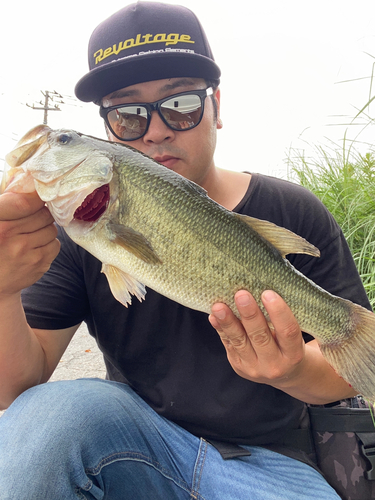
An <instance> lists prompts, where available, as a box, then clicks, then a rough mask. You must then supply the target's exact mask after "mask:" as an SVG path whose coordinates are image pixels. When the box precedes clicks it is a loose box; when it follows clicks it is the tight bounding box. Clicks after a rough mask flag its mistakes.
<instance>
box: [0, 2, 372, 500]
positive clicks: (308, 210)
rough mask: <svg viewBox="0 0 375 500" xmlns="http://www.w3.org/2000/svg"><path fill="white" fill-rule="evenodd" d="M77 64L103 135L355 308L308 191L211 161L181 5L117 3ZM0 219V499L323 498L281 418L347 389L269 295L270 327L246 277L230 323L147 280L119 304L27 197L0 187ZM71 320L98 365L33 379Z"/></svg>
mask: <svg viewBox="0 0 375 500" xmlns="http://www.w3.org/2000/svg"><path fill="white" fill-rule="evenodd" d="M89 64H90V71H89V73H87V74H86V75H85V76H84V77H83V78H82V79H81V80H80V81H79V82H78V84H77V87H76V94H77V96H78V97H79V98H80V99H82V100H83V101H94V102H96V103H97V104H100V106H101V107H100V114H101V116H102V117H103V118H104V120H105V124H106V127H107V132H108V136H109V139H110V140H112V141H120V142H124V143H128V144H130V145H132V146H133V147H135V148H136V149H138V150H139V151H141V152H143V153H146V154H147V155H149V156H151V157H152V158H154V159H156V160H157V161H159V162H160V163H162V164H164V165H165V167H166V168H170V169H173V170H175V171H176V172H178V173H180V174H181V175H183V176H185V177H187V178H188V179H191V180H193V181H195V182H197V183H198V184H200V185H201V186H202V187H204V188H205V189H206V190H207V192H208V195H209V196H210V197H211V198H213V199H214V200H215V201H217V202H218V203H220V204H222V205H223V206H225V207H226V208H228V209H231V210H235V211H236V212H239V213H245V214H249V215H252V216H253V217H258V218H263V219H268V220H270V221H272V222H275V223H278V224H279V225H284V226H285V227H287V228H288V229H291V230H292V231H294V232H296V233H299V234H300V235H301V236H303V237H305V238H306V239H308V240H309V241H310V242H311V243H313V244H314V245H316V246H317V247H318V248H319V249H320V250H321V258H320V259H314V258H312V257H309V256H306V255H303V256H301V255H299V256H294V255H293V256H291V261H292V263H293V264H294V265H295V266H296V267H297V268H298V269H299V270H301V272H303V273H304V274H306V275H307V276H308V277H309V278H311V279H312V280H314V281H315V282H316V283H318V284H319V285H321V286H323V287H324V288H326V289H328V290H329V291H330V292H332V293H335V294H337V295H341V296H343V297H346V298H349V299H352V300H353V301H356V302H358V303H361V304H362V305H364V306H366V307H369V304H368V301H367V298H366V295H365V292H364V290H363V287H362V285H361V283H360V279H359V277H358V274H357V272H356V269H355V266H354V263H353V261H352V259H351V256H350V253H349V250H348V247H347V245H346V242H345V240H344V238H343V236H342V233H341V231H340V229H339V228H338V227H337V225H336V223H335V222H334V220H333V219H332V217H331V216H330V215H329V214H328V213H327V211H326V210H325V209H324V207H323V206H322V205H321V204H320V203H319V202H318V201H317V200H316V198H315V197H313V196H312V195H311V194H310V193H308V192H306V191H305V190H303V189H302V188H300V187H298V186H295V185H292V184H289V183H287V182H283V181H279V180H277V179H273V178H267V177H264V176H261V175H257V174H253V175H250V174H247V173H239V172H231V171H226V170H221V169H218V168H216V166H215V164H214V160H213V155H214V151H215V144H216V131H217V129H220V128H221V126H222V124H221V121H220V91H219V88H218V84H219V77H220V70H219V68H218V67H217V65H216V63H215V62H214V59H213V56H212V53H211V49H210V47H209V44H208V41H207V39H206V37H205V34H204V31H203V29H202V27H201V25H200V24H199V21H198V20H197V18H196V17H195V15H194V14H193V13H192V12H190V11H189V10H187V9H185V8H183V7H176V6H171V5H164V4H159V3H148V2H138V3H137V4H133V5H129V6H127V7H125V8H124V9H123V10H121V11H119V12H118V13H116V14H114V15H113V16H112V17H111V18H109V19H108V20H106V21H104V22H103V23H101V25H99V27H98V28H97V29H96V30H95V31H94V33H93V35H92V37H91V39H90V43H89ZM243 133H244V134H245V133H246V131H243ZM0 220H1V221H2V222H1V224H0V269H1V276H2V279H1V283H0V314H1V322H0V380H1V385H0V403H1V406H2V407H3V408H5V407H7V406H9V405H10V404H11V403H12V402H13V401H14V400H15V402H14V403H13V404H12V405H11V406H10V408H9V409H8V410H7V411H6V413H5V415H4V416H3V417H2V418H1V419H0V491H1V495H2V498H4V499H5V498H6V499H17V500H19V499H41V498H46V499H47V498H48V499H50V498H53V499H64V500H65V499H70V498H72V499H73V498H90V499H92V498H98V499H99V498H108V499H111V500H113V499H115V500H116V499H124V498H129V499H130V498H131V499H146V498H147V499H150V498H152V499H159V498H160V499H166V498H168V499H173V498H176V499H184V498H186V499H187V498H197V499H198V498H199V499H203V498H205V499H207V500H208V499H220V500H222V499H226V500H230V499H236V500H238V499H247V498H249V499H250V498H251V499H265V498H266V499H291V500H293V499H301V498H304V499H308V498H319V499H334V498H338V496H337V495H336V493H335V492H334V491H333V489H332V488H331V487H330V486H329V485H328V484H327V483H326V482H325V480H324V479H323V477H322V476H321V475H320V474H319V472H318V471H317V470H315V468H314V467H313V466H311V465H308V464H307V462H308V458H307V457H306V455H304V454H303V451H304V449H303V446H300V443H299V442H298V440H297V430H298V428H299V427H300V426H301V425H302V423H303V421H304V419H305V416H306V405H305V403H315V404H325V403H329V402H332V401H336V400H340V399H342V398H346V397H351V396H353V395H354V394H355V392H354V391H353V389H351V388H350V387H349V386H348V384H347V383H346V382H345V381H343V380H342V379H341V378H340V377H338V376H337V375H336V374H335V372H334V371H333V370H332V368H331V367H330V366H329V365H328V364H327V363H326V361H325V360H324V359H323V357H322V355H321V353H320V350H319V348H318V347H317V344H316V342H315V341H314V340H313V339H312V338H311V337H309V336H308V335H304V336H302V334H301V331H300V330H299V327H298V325H297V323H296V320H295V319H294V317H293V315H292V313H291V311H290V310H289V309H288V307H287V306H286V304H285V303H284V302H283V301H282V300H281V298H280V297H278V296H277V295H276V294H275V293H274V292H272V291H266V292H264V294H263V297H262V299H263V302H264V306H265V308H266V310H267V312H268V314H269V317H270V319H271V321H272V323H273V327H274V332H271V331H270V329H269V327H268V324H267V322H266V320H265V318H264V316H263V314H262V313H261V312H260V310H259V308H258V306H257V305H256V303H255V302H254V300H253V298H252V297H251V295H250V294H249V293H248V292H246V291H241V292H238V293H237V295H236V303H237V306H238V310H239V312H240V314H241V321H240V320H238V319H237V318H235V317H234V315H233V314H232V313H231V311H230V310H229V309H228V308H227V307H226V306H225V305H224V304H215V305H214V306H213V309H212V314H211V316H210V322H211V324H212V326H213V327H214V328H212V327H211V326H210V324H209V322H208V319H207V316H206V315H205V314H202V313H200V312H197V311H192V310H189V309H187V308H185V307H183V306H180V305H179V304H176V303H174V302H172V301H170V300H169V299H166V298H165V297H162V296H160V295H158V294H157V293H155V292H154V291H152V290H148V292H147V297H146V300H145V301H144V302H143V303H139V302H138V301H133V304H132V305H131V306H130V307H129V308H128V309H126V308H124V307H123V306H122V305H121V304H119V303H118V302H117V301H116V300H115V299H114V298H113V296H112V295H111V293H110V290H109V287H108V283H107V281H106V278H105V276H104V275H103V274H101V273H100V263H99V262H98V261H97V260H96V259H95V258H93V257H92V256H91V255H90V254H88V253H87V252H85V251H84V250H83V249H81V248H79V247H77V246H76V245H75V244H73V243H72V242H71V240H69V238H68V237H67V236H66V234H65V233H64V232H63V231H62V230H59V240H60V244H61V249H60V251H59V247H60V244H59V242H58V241H57V240H56V239H55V238H56V229H55V227H54V225H53V223H52V218H51V216H50V214H49V212H48V210H47V209H46V208H45V207H44V205H43V203H42V202H41V201H40V200H39V198H38V197H37V196H34V195H14V194H11V193H6V194H4V195H2V196H1V197H0ZM38 280H39V281H38ZM22 290H24V291H23V297H22V303H21V300H20V295H21V291H22ZM24 311H25V313H26V315H25V313H24ZM82 321H85V322H86V323H87V325H88V327H89V330H90V333H91V334H92V335H93V336H94V337H95V338H96V340H97V342H98V345H99V347H100V349H101V350H102V351H103V354H104V359H105V363H106V366H107V372H108V378H109V379H110V380H109V381H108V380H107V381H103V380H90V379H86V380H79V381H69V382H56V383H50V384H44V382H47V381H48V378H49V377H50V375H51V374H52V372H53V370H54V369H55V367H56V365H57V363H58V362H59V359H60V358H61V356H62V354H63V352H64V350H65V349H66V347H67V345H68V344H69V342H70V340H71V338H72V336H73V335H74V333H75V331H76V329H77V327H78V325H79V324H80V323H81V322H82ZM215 329H216V330H217V332H218V333H217V332H215ZM218 334H219V335H218ZM305 341H306V342H308V343H305ZM228 360H229V362H228ZM29 388H30V389H29ZM27 389H29V390H27ZM305 451H306V450H305ZM293 457H294V458H293Z"/></svg>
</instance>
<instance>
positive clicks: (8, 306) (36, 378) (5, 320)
mask: <svg viewBox="0 0 375 500" xmlns="http://www.w3.org/2000/svg"><path fill="white" fill-rule="evenodd" d="M0 317H1V322H0V409H5V408H7V407H8V406H9V404H10V403H11V402H12V401H13V400H14V399H15V398H16V397H17V396H18V395H19V394H21V393H22V392H23V391H24V390H26V389H28V388H29V387H32V386H34V385H36V384H39V383H40V381H41V380H42V378H43V373H44V369H45V355H44V351H43V348H42V346H41V344H40V343H39V341H38V338H37V337H36V335H35V334H34V332H33V330H32V329H31V328H30V327H29V325H28V323H27V321H26V317H25V313H24V310H23V307H22V303H21V298H20V294H16V295H9V296H5V297H2V298H1V299H0Z"/></svg>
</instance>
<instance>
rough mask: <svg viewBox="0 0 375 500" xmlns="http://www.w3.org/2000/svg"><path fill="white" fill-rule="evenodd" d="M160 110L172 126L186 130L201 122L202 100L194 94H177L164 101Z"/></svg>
mask: <svg viewBox="0 0 375 500" xmlns="http://www.w3.org/2000/svg"><path fill="white" fill-rule="evenodd" d="M160 111H161V113H162V115H163V117H164V119H165V120H166V122H167V123H168V125H169V126H170V127H171V128H173V129H175V130H186V129H189V128H192V127H195V125H197V123H199V121H200V119H201V115H202V105H201V100H200V97H199V96H198V95H194V94H193V95H182V96H176V97H174V98H172V99H169V100H168V101H165V102H163V104H162V105H161V109H160Z"/></svg>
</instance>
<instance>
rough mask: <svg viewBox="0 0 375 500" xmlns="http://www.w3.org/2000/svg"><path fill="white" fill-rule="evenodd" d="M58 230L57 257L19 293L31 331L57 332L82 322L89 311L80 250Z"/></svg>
mask: <svg viewBox="0 0 375 500" xmlns="http://www.w3.org/2000/svg"><path fill="white" fill-rule="evenodd" d="M58 230H59V233H58V239H59V240H60V243H61V249H60V252H59V254H58V256H57V257H56V259H55V260H54V261H53V263H52V265H51V267H50V269H49V270H48V272H47V273H45V274H44V275H43V276H42V278H41V279H40V280H39V281H37V282H36V283H35V284H33V285H32V286H31V287H29V288H26V289H25V290H23V292H22V302H23V306H24V310H25V313H26V317H27V321H28V323H29V325H30V326H31V327H32V328H41V329H48V330H57V329H61V328H68V327H70V326H75V325H78V324H79V323H81V322H82V321H84V319H85V317H86V315H87V314H88V311H89V301H88V298H87V293H86V285H85V278H84V276H83V271H82V262H81V261H82V258H83V252H84V251H83V250H82V249H80V248H79V247H78V246H77V245H75V244H74V243H73V242H72V240H70V238H69V237H68V236H67V235H66V233H65V231H64V230H63V229H61V228H58ZM90 257H91V256H90ZM93 272H95V271H94V270H93Z"/></svg>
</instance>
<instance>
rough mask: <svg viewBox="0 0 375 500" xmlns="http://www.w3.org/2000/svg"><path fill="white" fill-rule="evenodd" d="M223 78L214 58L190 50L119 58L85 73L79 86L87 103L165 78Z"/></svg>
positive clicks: (77, 94) (76, 88) (78, 92)
mask: <svg viewBox="0 0 375 500" xmlns="http://www.w3.org/2000/svg"><path fill="white" fill-rule="evenodd" d="M180 77H190V78H204V79H205V80H217V81H218V83H219V79H220V68H219V67H218V66H217V64H216V63H215V62H214V61H213V60H212V59H210V58H208V57H205V56H202V55H199V54H190V53H181V52H176V53H159V54H155V53H150V54H144V55H142V56H139V55H138V56H133V57H126V58H122V59H117V60H116V61H112V62H110V63H108V64H105V65H102V66H99V67H98V68H95V69H93V70H91V71H90V72H89V73H87V74H86V75H84V76H83V77H82V78H81V79H80V80H79V81H78V83H77V85H76V87H75V94H76V96H77V97H78V99H80V100H81V101H83V102H92V101H93V102H95V103H96V104H98V103H100V100H101V99H102V98H103V97H104V96H106V95H108V94H110V93H111V92H114V91H116V90H119V89H122V88H124V87H129V86H130V85H135V84H136V83H143V82H147V81H153V80H162V79H165V78H180Z"/></svg>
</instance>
